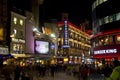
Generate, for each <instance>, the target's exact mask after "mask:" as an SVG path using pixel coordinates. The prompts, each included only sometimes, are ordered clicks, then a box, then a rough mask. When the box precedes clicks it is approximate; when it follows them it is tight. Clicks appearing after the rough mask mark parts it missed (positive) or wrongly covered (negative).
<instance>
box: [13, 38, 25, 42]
mask: <svg viewBox="0 0 120 80" xmlns="http://www.w3.org/2000/svg"><path fill="white" fill-rule="evenodd" d="M12 41H13V42H17V43H19V42H21V43H25V40H22V39H16V38H12Z"/></svg>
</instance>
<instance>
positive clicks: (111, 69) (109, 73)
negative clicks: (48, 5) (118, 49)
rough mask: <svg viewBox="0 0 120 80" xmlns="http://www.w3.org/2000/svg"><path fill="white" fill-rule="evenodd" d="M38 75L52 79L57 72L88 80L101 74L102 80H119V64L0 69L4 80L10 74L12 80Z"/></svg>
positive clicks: (40, 65)
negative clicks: (12, 76)
mask: <svg viewBox="0 0 120 80" xmlns="http://www.w3.org/2000/svg"><path fill="white" fill-rule="evenodd" d="M33 71H34V72H35V71H36V73H37V74H38V75H36V76H38V77H45V76H51V77H54V76H55V74H56V73H57V72H61V71H62V72H63V71H64V72H65V73H66V74H68V75H71V76H74V77H76V78H77V79H78V80H89V77H90V75H91V74H103V75H104V77H105V79H104V80H120V63H119V61H118V60H115V61H113V65H109V64H104V65H102V67H101V68H99V67H97V68H94V67H91V65H88V64H81V65H80V64H76V65H58V64H54V65H45V64H44V65H42V64H39V65H34V66H31V65H28V66H19V65H15V66H8V65H6V66H4V67H3V68H2V69H1V71H0V72H1V74H3V75H4V76H5V78H6V80H12V78H11V74H13V75H14V80H33V74H32V73H31V72H33Z"/></svg>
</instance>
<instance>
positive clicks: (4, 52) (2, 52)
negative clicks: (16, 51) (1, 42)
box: [0, 47, 9, 54]
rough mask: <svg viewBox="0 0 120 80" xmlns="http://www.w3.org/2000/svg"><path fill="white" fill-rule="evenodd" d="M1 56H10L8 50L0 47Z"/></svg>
mask: <svg viewBox="0 0 120 80" xmlns="http://www.w3.org/2000/svg"><path fill="white" fill-rule="evenodd" d="M0 54H9V50H8V48H5V47H0Z"/></svg>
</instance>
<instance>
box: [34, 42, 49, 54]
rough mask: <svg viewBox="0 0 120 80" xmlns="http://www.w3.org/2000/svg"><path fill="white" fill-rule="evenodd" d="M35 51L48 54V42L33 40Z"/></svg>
mask: <svg viewBox="0 0 120 80" xmlns="http://www.w3.org/2000/svg"><path fill="white" fill-rule="evenodd" d="M35 52H36V53H40V54H48V52H49V42H46V41H39V40H36V41H35Z"/></svg>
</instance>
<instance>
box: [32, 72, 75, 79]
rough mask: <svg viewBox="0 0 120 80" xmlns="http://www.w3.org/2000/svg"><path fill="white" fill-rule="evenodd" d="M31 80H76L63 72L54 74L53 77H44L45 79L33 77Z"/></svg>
mask: <svg viewBox="0 0 120 80" xmlns="http://www.w3.org/2000/svg"><path fill="white" fill-rule="evenodd" d="M33 80H77V79H76V78H75V77H73V76H70V75H67V74H66V73H64V72H59V73H56V74H55V76H54V77H51V76H45V77H42V78H41V77H34V79H33Z"/></svg>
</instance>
